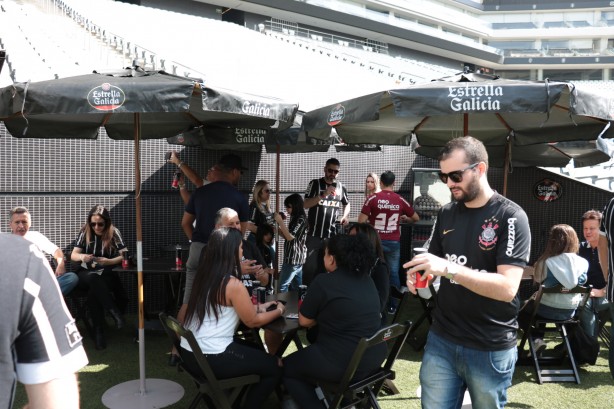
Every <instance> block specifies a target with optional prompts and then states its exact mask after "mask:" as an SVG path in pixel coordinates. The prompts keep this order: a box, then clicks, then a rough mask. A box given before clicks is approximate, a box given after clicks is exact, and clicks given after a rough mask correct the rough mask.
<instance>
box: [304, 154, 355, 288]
mask: <svg viewBox="0 0 614 409" xmlns="http://www.w3.org/2000/svg"><path fill="white" fill-rule="evenodd" d="M340 168H341V165H340V164H339V161H338V160H337V159H336V158H330V159H329V160H327V161H326V165H325V166H324V177H323V178H320V179H313V180H312V181H311V182H309V186H307V190H306V191H305V209H309V213H308V214H307V221H308V223H309V231H308V232H307V259H306V260H305V264H304V265H303V284H306V285H309V284H310V283H311V280H313V277H315V275H316V274H319V273H323V272H324V261H323V253H322V241H323V240H324V239H328V238H329V237H332V236H334V235H335V234H336V231H335V223H336V222H337V218H338V217H339V210H340V209H341V206H342V205H343V206H344V209H343V216H342V217H341V220H340V222H341V224H342V225H344V224H347V223H348V216H349V215H350V201H349V200H348V193H347V190H346V189H345V186H343V185H342V184H341V182H340V181H338V180H337V176H338V175H339V170H340Z"/></svg>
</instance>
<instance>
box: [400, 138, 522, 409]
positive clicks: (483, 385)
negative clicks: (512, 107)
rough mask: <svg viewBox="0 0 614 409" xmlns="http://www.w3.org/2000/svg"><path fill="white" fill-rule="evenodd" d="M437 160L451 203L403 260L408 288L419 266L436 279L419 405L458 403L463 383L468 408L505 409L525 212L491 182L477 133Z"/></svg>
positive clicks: (442, 406)
mask: <svg viewBox="0 0 614 409" xmlns="http://www.w3.org/2000/svg"><path fill="white" fill-rule="evenodd" d="M439 165H440V168H441V172H440V173H439V177H440V179H441V180H442V182H444V183H446V184H447V186H448V188H449V189H450V192H451V193H452V196H453V197H454V199H455V201H454V202H451V203H448V204H447V205H445V206H444V207H442V208H441V210H440V211H439V214H438V216H437V221H436V222H435V226H434V227H433V234H432V240H431V244H430V246H429V252H428V253H426V254H420V255H417V256H415V257H414V258H413V259H412V260H411V261H409V262H408V263H405V265H404V266H403V267H404V268H409V270H408V271H407V287H408V288H409V290H410V291H411V292H413V293H416V289H415V286H414V284H415V283H416V273H417V272H424V273H425V274H423V276H425V275H426V276H427V277H428V275H429V274H430V275H435V276H441V277H442V279H441V284H440V287H439V292H438V294H437V308H435V309H434V310H433V325H432V326H431V330H430V332H429V336H428V340H427V344H426V347H425V349H424V350H425V353H424V356H423V358H422V366H421V367H420V384H421V385H422V397H421V400H422V406H423V407H425V408H437V409H446V408H457V407H459V406H460V403H459V402H460V401H462V397H463V393H464V392H465V389H469V393H470V394H471V403H472V405H473V407H474V408H488V409H490V408H503V407H504V406H505V403H506V402H507V388H508V387H509V386H510V385H511V384H512V375H513V374H514V366H515V364H516V359H517V346H516V344H517V338H516V331H517V329H518V322H517V317H518V307H519V300H518V296H517V293H518V287H519V286H520V280H521V278H522V272H523V268H524V267H525V265H526V263H527V262H528V260H529V252H530V248H531V232H530V230H529V223H528V218H527V215H526V213H525V212H524V210H522V208H521V207H520V206H518V205H517V204H516V203H514V202H512V201H511V200H509V199H507V198H505V197H503V196H501V195H499V194H498V193H496V192H495V191H494V190H492V188H491V187H490V186H489V184H488V179H487V177H486V172H487V171H488V154H487V153H486V148H485V147H484V145H483V144H482V142H480V141H478V140H477V139H475V138H472V137H470V136H465V137H461V138H455V139H453V140H451V141H449V142H448V143H447V144H446V146H445V147H444V148H443V150H442V152H441V155H440V157H439Z"/></svg>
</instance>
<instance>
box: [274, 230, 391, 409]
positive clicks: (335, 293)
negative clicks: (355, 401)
mask: <svg viewBox="0 0 614 409" xmlns="http://www.w3.org/2000/svg"><path fill="white" fill-rule="evenodd" d="M374 254H375V250H374V249H373V246H372V245H371V243H370V242H369V240H368V239H367V238H366V237H365V236H364V235H363V234H358V235H356V236H347V235H338V236H333V237H332V238H331V239H329V240H328V242H327V243H326V244H325V251H324V266H325V268H326V271H327V272H328V273H329V274H318V275H317V276H316V277H315V278H314V280H313V282H312V283H311V285H310V287H309V288H308V289H307V295H306V296H305V298H304V299H303V303H302V305H301V308H300V311H299V323H300V325H301V326H303V327H307V328H309V327H312V326H314V325H316V323H317V325H318V327H319V333H318V338H317V340H316V342H315V343H313V344H311V345H309V346H308V347H306V348H303V349H301V350H298V351H297V352H295V353H293V354H291V355H289V356H288V357H286V358H285V359H284V384H285V385H286V388H287V389H288V392H289V393H290V395H291V396H292V398H293V399H294V401H295V402H297V403H298V404H299V405H300V406H301V407H303V408H316V407H320V406H319V405H321V402H320V401H319V399H318V397H317V395H316V392H315V386H316V383H317V381H318V380H323V381H338V380H339V379H340V378H341V376H342V375H343V372H344V371H345V369H346V367H347V365H348V363H349V361H350V359H351V357H352V354H353V353H354V350H355V349H356V345H357V344H358V341H359V340H360V339H361V338H363V337H370V336H372V335H373V334H375V332H376V331H377V330H378V329H379V328H380V300H379V295H378V293H377V289H376V288H375V284H374V283H373V280H371V277H369V270H370V269H371V266H373V263H374V261H375V257H374ZM386 352H387V349H386V345H385V344H381V345H379V346H377V347H374V348H371V349H370V350H369V351H367V352H366V353H365V355H364V357H363V360H362V363H361V365H360V367H359V368H358V371H357V372H356V377H357V378H360V377H364V376H366V375H368V374H369V373H371V372H373V371H374V370H375V369H377V368H379V367H380V365H381V363H382V361H383V360H384V358H385V356H386Z"/></svg>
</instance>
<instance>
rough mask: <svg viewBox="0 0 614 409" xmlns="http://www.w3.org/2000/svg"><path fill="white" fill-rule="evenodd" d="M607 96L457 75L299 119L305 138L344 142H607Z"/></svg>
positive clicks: (562, 85)
mask: <svg viewBox="0 0 614 409" xmlns="http://www.w3.org/2000/svg"><path fill="white" fill-rule="evenodd" d="M612 101H613V99H612V96H610V95H607V94H606V93H605V92H600V91H595V90H589V89H588V88H586V87H585V86H584V85H582V86H580V85H575V84H571V83H566V82H556V81H547V80H546V81H516V80H503V79H498V78H497V77H492V76H485V75H479V74H461V75H457V76H454V77H448V78H443V79H441V80H437V81H433V82H431V83H427V84H420V85H415V86H412V87H408V88H404V89H395V90H389V91H383V92H379V93H374V94H370V95H365V96H362V97H358V98H355V99H352V100H348V101H344V102H341V103H339V104H334V105H330V106H328V107H323V108H320V109H318V110H315V111H312V112H309V113H307V114H306V116H305V119H304V121H303V123H304V128H305V130H306V131H307V132H308V134H309V135H310V136H312V137H315V138H323V137H325V136H326V135H327V134H328V133H329V132H330V128H331V127H333V126H334V127H335V129H336V130H337V133H338V134H339V136H340V137H341V138H342V139H343V140H344V141H345V142H350V143H380V144H400V145H407V144H409V141H410V135H411V134H412V133H414V134H415V135H416V137H417V139H418V142H419V144H420V146H431V147H440V146H443V145H444V144H445V143H446V142H447V141H448V140H449V139H451V138H453V137H456V136H463V135H472V136H474V137H476V138H478V139H480V140H482V141H483V142H484V144H485V145H487V146H497V145H499V146H501V145H505V144H506V142H507V139H508V136H509V137H511V138H512V143H513V145H532V144H538V143H548V142H558V141H576V140H594V139H596V138H597V136H598V135H600V134H602V132H603V131H604V130H606V132H605V133H604V134H603V136H604V137H611V136H614V131H613V130H611V129H606V127H607V126H608V121H609V120H612V119H614V111H612V110H611V109H608V107H610V106H612V103H613V102H612Z"/></svg>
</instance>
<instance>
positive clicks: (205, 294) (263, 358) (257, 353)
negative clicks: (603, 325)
mask: <svg viewBox="0 0 614 409" xmlns="http://www.w3.org/2000/svg"><path fill="white" fill-rule="evenodd" d="M242 255H243V250H242V243H241V233H240V232H239V231H238V230H237V229H229V228H225V227H223V228H220V229H217V230H215V231H214V232H213V233H211V236H210V237H209V241H208V243H207V247H206V250H205V254H204V257H203V260H202V261H201V263H200V265H199V266H198V271H197V273H196V277H195V279H194V284H193V286H192V293H191V294H190V300H189V301H188V308H187V312H186V317H185V325H186V327H187V328H189V329H190V330H191V331H192V332H193V333H194V336H195V337H196V340H197V341H198V344H199V345H200V348H201V349H202V351H203V353H204V354H205V355H207V361H208V362H209V364H210V365H211V368H212V370H213V372H214V373H215V375H216V376H217V377H218V378H230V377H235V376H241V375H249V374H258V375H260V378H261V379H260V383H258V384H256V385H254V386H252V387H251V388H250V390H249V392H248V394H247V396H246V400H245V402H246V404H245V406H244V407H245V408H260V407H261V405H262V403H263V402H264V401H265V400H266V399H267V397H268V396H269V395H270V394H271V392H273V391H274V390H275V387H276V386H277V384H278V383H279V379H280V377H281V371H282V370H281V367H279V365H278V361H277V358H276V357H274V356H272V355H268V354H267V353H266V352H264V351H262V350H259V349H257V348H255V347H254V346H248V345H246V344H243V343H239V342H238V341H234V340H233V335H234V333H235V330H236V328H237V325H238V324H239V320H241V321H242V322H243V323H244V324H245V325H246V326H248V327H250V328H254V327H261V326H263V325H265V324H268V323H269V322H271V321H273V320H275V319H277V318H279V317H280V316H282V315H283V314H284V312H285V307H284V305H283V304H281V303H279V304H278V303H276V302H275V301H272V302H267V303H264V304H259V305H253V304H252V301H251V297H250V296H249V295H248V293H247V291H245V286H244V285H243V283H242V282H241V280H240V279H239V278H238V277H239V274H240V273H239V271H240V260H241V257H242ZM270 306H274V307H275V308H274V309H273V310H272V311H267V308H268V307H270ZM181 347H182V348H184V349H186V350H188V351H191V349H190V347H189V345H188V343H187V342H186V341H185V340H182V341H181ZM188 355H189V354H188ZM184 364H186V365H188V366H189V367H190V368H191V369H192V370H194V371H198V366H197V364H196V362H195V361H192V362H191V361H189V360H188V361H187V362H185V363H184Z"/></svg>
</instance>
